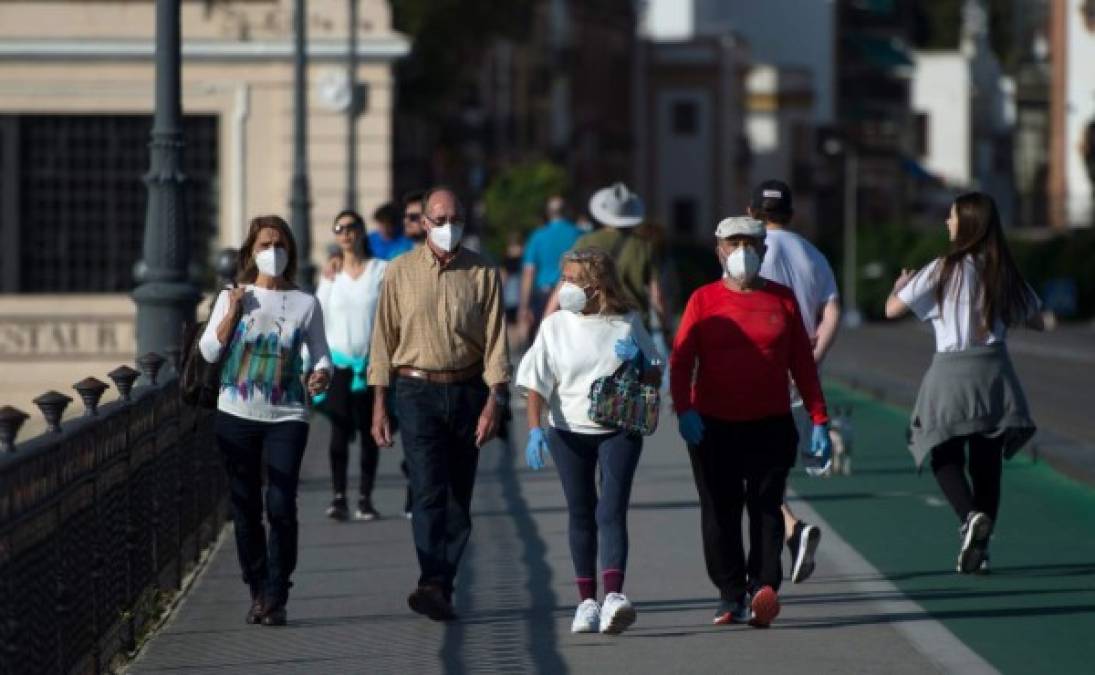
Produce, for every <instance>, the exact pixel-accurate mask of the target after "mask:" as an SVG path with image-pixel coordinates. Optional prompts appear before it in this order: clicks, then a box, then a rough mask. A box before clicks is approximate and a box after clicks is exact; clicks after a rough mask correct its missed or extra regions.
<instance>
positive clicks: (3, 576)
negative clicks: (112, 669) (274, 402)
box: [0, 354, 227, 675]
mask: <svg viewBox="0 0 1095 675" xmlns="http://www.w3.org/2000/svg"><path fill="white" fill-rule="evenodd" d="M163 361H164V359H163V358H162V357H159V356H157V355H155V354H149V355H145V356H143V357H141V358H139V359H138V364H137V365H138V366H139V367H140V368H141V370H142V371H144V373H145V375H146V381H148V382H149V384H146V385H143V386H137V387H134V386H133V385H134V382H135V381H136V379H137V377H138V376H139V375H140V373H138V372H137V371H136V370H134V369H132V368H128V367H126V366H122V367H120V368H118V369H116V370H114V371H113V372H111V373H110V376H111V378H112V379H113V380H114V383H115V386H116V387H117V389H118V392H119V394H120V398H119V400H117V401H114V402H111V403H108V404H106V405H104V406H103V407H101V408H100V407H99V406H98V401H99V398H100V397H101V396H102V393H103V391H104V390H105V389H106V388H107V385H105V384H104V383H102V382H99V381H98V380H95V379H94V378H87V379H85V380H82V381H80V382H78V383H77V384H76V385H74V388H75V389H76V390H77V391H78V393H79V394H80V397H81V399H83V401H84V406H85V414H84V416H83V417H81V418H78V419H74V420H71V421H67V422H65V423H64V424H63V425H62V424H61V417H62V413H63V411H64V407H65V406H66V405H68V403H69V402H71V400H72V399H71V398H70V397H68V396H66V395H64V394H60V393H58V392H49V393H47V394H43V395H42V396H40V397H38V399H36V400H35V404H36V405H37V406H38V407H39V408H40V409H41V410H42V413H43V415H44V416H45V418H46V421H47V423H48V425H49V427H50V430H49V431H47V432H46V433H44V434H42V435H41V436H38V437H37V438H34V439H31V440H28V441H26V442H23V443H19V444H15V442H14V440H15V435H16V433H17V432H18V428H19V426H21V424H22V422H23V421H24V420H25V419H26V418H27V416H26V414H25V413H22V412H21V411H18V410H15V409H13V408H10V407H4V408H0V673H19V674H20V675H22V674H28V675H29V674H31V673H71V672H79V673H98V672H106V671H107V670H109V664H110V661H111V660H112V659H113V658H114V657H115V655H117V654H118V653H120V652H122V651H129V650H132V649H134V648H135V646H136V643H137V640H138V636H140V635H141V634H142V633H143V632H145V630H146V629H147V628H148V626H149V623H150V622H151V621H153V620H154V619H155V618H156V617H157V616H158V615H159V613H160V611H161V609H162V606H161V605H162V600H163V598H164V597H166V596H167V595H171V594H173V593H174V592H175V591H177V590H178V589H179V588H180V586H181V584H182V581H183V579H184V577H185V576H186V574H187V571H188V570H189V569H190V568H192V567H193V565H194V564H195V563H196V562H197V561H198V559H199V556H200V555H201V552H202V550H203V549H204V548H206V547H207V546H208V545H209V544H210V543H212V542H213V541H214V539H215V538H216V536H217V534H218V532H219V531H220V529H221V526H222V525H223V523H224V521H225V514H226V495H227V487H226V481H225V474H224V470H223V468H222V466H221V462H220V458H219V456H218V455H217V451H216V447H215V443H214V441H213V430H212V415H211V414H210V413H209V412H207V411H204V410H198V409H195V408H191V407H189V406H186V405H183V404H182V403H181V402H180V400H179V395H178V386H177V381H176V380H175V379H174V378H171V379H170V380H168V381H166V382H162V383H157V382H156V376H157V374H158V371H159V369H160V365H161V364H162V363H163Z"/></svg>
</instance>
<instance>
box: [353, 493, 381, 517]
mask: <svg viewBox="0 0 1095 675" xmlns="http://www.w3.org/2000/svg"><path fill="white" fill-rule="evenodd" d="M379 517H380V514H379V513H377V512H376V509H374V508H373V502H372V500H371V499H369V498H368V497H362V498H361V499H359V500H357V511H356V512H355V513H354V520H376V519H377V518H379Z"/></svg>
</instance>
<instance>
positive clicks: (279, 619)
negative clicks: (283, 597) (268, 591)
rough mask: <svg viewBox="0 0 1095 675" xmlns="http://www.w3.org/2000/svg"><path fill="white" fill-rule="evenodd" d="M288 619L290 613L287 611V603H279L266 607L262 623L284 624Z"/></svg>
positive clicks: (269, 624) (265, 624) (270, 624)
mask: <svg viewBox="0 0 1095 675" xmlns="http://www.w3.org/2000/svg"><path fill="white" fill-rule="evenodd" d="M288 619H289V614H288V612H286V611H285V603H283V602H282V603H277V604H275V605H271V606H269V607H267V608H266V611H265V612H264V613H263V615H262V625H264V626H284V625H285V622H286V621H288Z"/></svg>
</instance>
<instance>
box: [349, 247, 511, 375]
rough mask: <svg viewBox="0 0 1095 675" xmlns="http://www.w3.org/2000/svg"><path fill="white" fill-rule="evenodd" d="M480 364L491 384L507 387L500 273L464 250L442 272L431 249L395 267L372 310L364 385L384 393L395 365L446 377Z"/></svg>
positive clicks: (399, 260) (403, 259) (401, 258)
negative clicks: (373, 321)
mask: <svg viewBox="0 0 1095 675" xmlns="http://www.w3.org/2000/svg"><path fill="white" fill-rule="evenodd" d="M478 363H481V364H482V365H483V380H484V381H485V382H486V383H487V384H488V385H495V384H501V383H504V382H509V380H510V373H511V370H512V368H511V366H510V361H509V346H508V345H507V344H506V322H505V314H504V312H503V309H502V282H501V279H500V278H499V276H498V270H497V268H495V267H494V266H492V265H491V264H490V263H488V262H487V261H486V260H485V259H484V258H483V257H482V256H481V255H479V254H478V253H475V252H473V251H469V250H467V249H465V248H461V249H460V250H459V251H458V252H457V254H456V257H455V258H453V259H452V260H451V261H449V264H448V265H446V266H444V267H442V266H441V263H440V262H438V260H437V257H436V256H435V255H434V254H433V252H432V251H431V250H430V247H429V246H422V247H420V248H418V249H415V250H413V251H409V252H407V253H405V254H403V255H401V256H399V257H398V258H396V259H395V260H393V261H392V262H391V263H390V264H389V266H388V271H387V273H386V274H385V278H384V287H383V290H382V291H381V293H380V302H379V304H378V305H377V310H376V325H375V327H374V329H373V342H372V347H371V348H370V351H369V384H372V385H380V386H389V385H390V383H391V378H392V371H393V369H395V368H398V367H400V366H410V367H413V368H420V369H422V370H434V371H445V370H462V369H465V368H469V367H471V366H473V365H475V364H478Z"/></svg>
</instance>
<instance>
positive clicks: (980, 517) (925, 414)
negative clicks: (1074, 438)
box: [886, 192, 1043, 574]
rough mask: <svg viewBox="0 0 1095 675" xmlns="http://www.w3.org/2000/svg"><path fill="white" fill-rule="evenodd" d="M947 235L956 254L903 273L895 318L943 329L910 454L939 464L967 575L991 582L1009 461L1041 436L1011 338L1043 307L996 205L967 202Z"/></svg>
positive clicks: (974, 196)
mask: <svg viewBox="0 0 1095 675" xmlns="http://www.w3.org/2000/svg"><path fill="white" fill-rule="evenodd" d="M947 230H948V232H949V234H950V240H951V246H950V251H949V252H948V253H947V254H946V255H945V256H943V257H941V258H937V259H936V260H933V261H932V262H931V263H929V264H928V265H927V266H926V267H925V268H924V269H922V270H920V271H919V272H915V273H914V272H913V271H911V270H905V271H903V272H902V273H901V275H900V276H899V277H898V279H897V281H896V282H895V283H894V290H893V292H892V293H891V294H890V297H889V298H888V299H887V300H886V316H887V317H889V318H891V319H893V318H897V317H900V316H902V315H904V314H905V313H907V312H909V311H912V312H913V313H914V314H915V315H916V316H917V317H918V318H919V319H920V320H922V321H931V322H932V328H934V329H935V344H936V353H935V356H934V358H933V359H932V364H931V367H930V368H928V372H927V373H926V374H925V375H924V380H923V382H922V383H921V385H920V393H919V394H918V395H917V398H916V405H915V407H914V409H913V414H912V422H911V425H910V436H909V450H910V452H912V454H913V457H914V459H915V460H916V463H917V466H918V467H919V466H920V465H921V464H922V463H923V461H924V459H925V458H927V457H928V456H929V455H930V456H931V467H932V471H933V473H934V474H935V477H936V480H937V481H938V482H939V487H940V488H941V489H942V491H943V494H944V496H946V498H947V501H949V502H950V504H951V506H952V507H953V508H954V511H955V513H956V514H957V515H958V518H959V520H960V521H961V527H960V530H959V534H960V538H961V544H960V548H959V553H958V564H957V569H958V572H959V573H962V574H969V573H974V572H977V573H986V572H988V571H989V566H988V564H989V554H988V544H989V537H990V535H991V534H992V531H993V528H994V527H995V524H996V521H997V517H998V510H999V506H1000V479H1001V474H1002V471H1003V460H1004V459H1005V458H1011V457H1012V456H1013V455H1014V454H1015V453H1016V452H1018V451H1019V449H1020V448H1021V447H1022V446H1023V444H1025V443H1026V442H1027V441H1028V440H1029V439H1030V437H1031V436H1033V435H1034V431H1035V426H1034V422H1033V421H1032V420H1031V417H1030V412H1029V409H1028V407H1027V400H1026V396H1025V395H1024V394H1023V388H1022V386H1021V385H1020V383H1019V377H1018V376H1017V375H1016V373H1015V368H1014V366H1012V363H1011V359H1010V357H1009V356H1008V351H1007V347H1006V345H1005V339H1006V337H1007V329H1008V327H1010V326H1017V325H1025V326H1027V327H1029V328H1033V329H1035V330H1042V327H1043V326H1042V320H1041V314H1040V311H1039V309H1040V302H1039V300H1038V297H1037V296H1036V295H1035V294H1034V291H1033V290H1031V288H1030V286H1028V285H1027V283H1026V282H1025V281H1024V280H1023V277H1022V275H1020V273H1019V270H1018V268H1017V267H1016V265H1015V261H1014V260H1013V259H1012V257H1011V252H1010V251H1009V249H1008V245H1007V240H1006V239H1005V238H1004V232H1003V228H1002V227H1001V224H1000V215H999V213H998V212H997V209H996V204H995V203H994V202H993V200H992V198H991V197H989V196H988V195H986V194H983V193H980V192H971V193H967V194H964V195H962V196H960V197H958V199H956V200H955V202H954V205H953V206H952V207H951V210H950V216H949V217H948V218H947ZM967 446H968V447H969V477H968V479H967V476H966V447H967Z"/></svg>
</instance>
